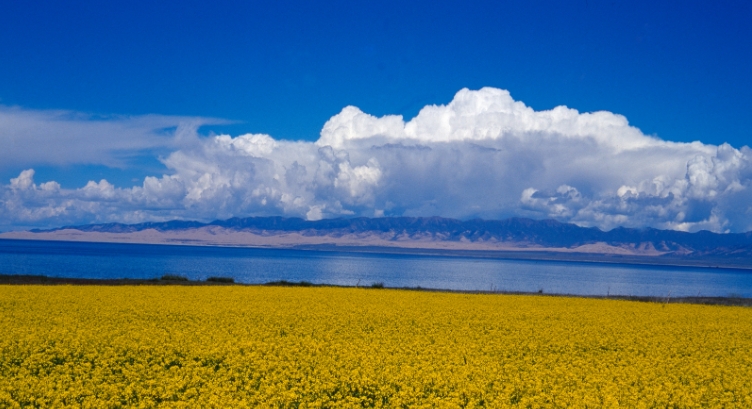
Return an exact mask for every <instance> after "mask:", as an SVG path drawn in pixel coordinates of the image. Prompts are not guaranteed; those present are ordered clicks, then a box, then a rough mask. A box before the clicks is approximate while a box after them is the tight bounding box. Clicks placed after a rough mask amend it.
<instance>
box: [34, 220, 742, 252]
mask: <svg viewBox="0 0 752 409" xmlns="http://www.w3.org/2000/svg"><path fill="white" fill-rule="evenodd" d="M62 231H78V232H82V233H108V234H111V235H112V234H134V233H138V232H146V231H152V232H160V233H169V234H173V235H178V236H179V237H188V236H189V235H190V234H189V233H190V232H198V231H202V232H206V233H207V234H209V235H214V236H215V237H219V236H220V235H222V234H225V235H226V234H229V233H233V232H238V233H240V232H244V233H250V234H252V235H254V236H256V237H267V238H268V237H274V236H289V235H291V234H296V236H295V237H296V240H297V242H296V243H300V244H326V243H328V241H327V240H322V239H318V240H314V238H328V239H330V241H331V243H332V244H336V245H350V246H352V245H359V244H360V243H359V242H358V240H362V244H363V245H376V246H379V245H389V246H393V247H402V246H403V245H405V246H406V245H407V244H410V243H413V244H412V245H410V247H416V245H415V243H434V245H433V247H431V246H428V245H427V244H426V246H428V247H431V248H437V246H436V245H435V244H436V243H446V244H451V243H462V244H463V247H461V248H462V249H473V248H474V247H473V244H483V245H485V247H483V248H480V247H479V249H484V250H488V249H493V248H494V247H493V246H497V247H498V248H499V249H509V248H510V246H511V247H514V248H517V249H531V250H545V249H574V250H578V249H579V250H581V251H582V252H590V253H597V252H599V250H598V249H599V248H600V249H603V250H602V251H603V252H606V253H608V252H612V253H613V252H614V251H616V250H619V251H624V252H628V253H630V252H631V253H630V254H643V255H673V256H687V257H701V256H722V257H728V256H730V257H736V258H750V260H752V232H747V233H740V234H718V233H712V232H709V231H700V232H697V233H686V232H680V231H674V230H658V229H652V228H645V229H629V228H623V227H620V228H616V229H613V230H610V231H602V230H600V229H598V228H594V227H591V228H586V227H579V226H577V225H574V224H570V223H561V222H558V221H555V220H532V219H525V218H511V219H506V220H481V219H474V220H467V221H462V220H456V219H447V218H442V217H383V218H365V217H359V218H348V219H345V218H339V219H324V220H318V221H307V220H303V219H300V218H285V217H248V218H232V219H228V220H216V221H213V222H210V223H201V222H196V221H180V220H175V221H169V222H149V223H139V224H120V223H107V224H89V225H83V226H66V227H61V228H58V229H51V230H32V231H31V232H32V233H35V234H42V235H44V234H47V235H49V234H54V233H56V232H62ZM178 233H179V234H178ZM176 237H177V236H176ZM368 238H370V239H372V240H370V241H367V240H366V239H368ZM337 239H340V240H337ZM202 240H203V239H202ZM237 240H241V239H236V241H234V242H233V244H235V245H238V244H240V245H242V242H237ZM374 240H376V241H374ZM175 241H178V240H177V239H175ZM184 241H190V240H189V239H188V238H186V239H184ZM197 241H201V240H198V239H197ZM254 243H256V242H254ZM270 243H271V242H270ZM286 243H287V242H286ZM251 244H253V243H251ZM288 244H289V243H288ZM270 245H271V246H273V243H272V244H270ZM596 245H600V246H601V247H594V246H596ZM279 246H282V245H279ZM489 246H492V247H489ZM287 247H289V245H287ZM439 247H440V246H439ZM441 248H460V247H441ZM615 249H616V250H615ZM624 254H627V253H624Z"/></svg>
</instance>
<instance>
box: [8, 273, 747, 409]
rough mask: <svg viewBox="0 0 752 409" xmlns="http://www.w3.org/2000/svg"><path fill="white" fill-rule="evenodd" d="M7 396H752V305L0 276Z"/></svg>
mask: <svg viewBox="0 0 752 409" xmlns="http://www.w3.org/2000/svg"><path fill="white" fill-rule="evenodd" d="M0 311H2V315H1V316H0V407H2V408H5V407H9V408H13V407H64V406H75V407H88V408H106V407H110V408H115V407H223V408H224V407H258V406H261V407H299V408H308V407H446V408H455V407H526V408H527V407H531V408H536V407H562V408H563V407H638V408H642V407H645V408H651V407H662V408H665V407H669V408H684V407H688V408H689V407H718V408H733V407H737V408H752V309H749V308H743V307H719V306H698V305H680V304H669V305H664V304H651V303H639V302H628V301H612V300H593V299H581V298H560V297H540V296H510V295H493V294H486V295H480V294H451V293H430V292H413V291H398V290H373V289H357V288H350V289H344V288H297V287H295V288H291V287H242V286H226V287H222V286H217V287H214V286H207V287H201V286H197V287H182V286H142V287H98V286H0Z"/></svg>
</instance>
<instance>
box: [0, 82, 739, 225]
mask: <svg viewBox="0 0 752 409" xmlns="http://www.w3.org/2000/svg"><path fill="white" fill-rule="evenodd" d="M181 129H183V131H182V136H181V137H180V138H179V142H176V143H175V145H174V146H175V148H174V150H172V151H171V153H169V155H167V156H165V157H164V158H163V159H162V161H163V163H164V164H165V166H166V167H167V168H168V169H169V174H165V175H161V176H151V177H147V178H145V179H144V181H143V183H142V185H141V186H136V187H133V188H118V187H116V186H113V185H111V184H110V183H108V182H107V181H106V180H101V181H99V182H95V181H91V182H89V183H88V184H87V185H86V186H84V187H82V188H79V189H61V188H60V186H59V185H58V184H57V183H56V182H54V181H47V182H45V183H37V182H36V181H34V179H33V176H34V171H33V169H27V170H24V171H22V172H21V173H20V174H19V176H18V177H17V178H14V179H12V180H11V181H10V184H8V185H5V186H4V187H3V188H2V193H1V194H0V217H2V219H3V220H6V221H7V220H10V221H11V222H10V223H8V226H10V227H13V226H57V225H61V224H71V223H89V222H109V221H119V222H128V223H130V222H140V221H147V220H169V219H175V218H182V219H198V220H212V219H217V218H220V219H221V218H229V217H234V216H238V217H245V216H263V215H284V216H299V217H304V218H307V219H310V220H315V219H320V218H329V217H348V216H369V217H374V216H375V217H379V216H403V215H404V216H434V215H438V216H444V217H454V218H460V219H468V218H476V217H480V218H486V219H497V218H506V217H511V216H524V217H532V218H538V219H540V218H554V219H557V220H560V221H565V222H573V223H576V224H579V225H582V226H597V227H599V228H601V229H611V228H614V227H617V226H627V227H645V226H651V227H657V228H668V229H678V230H687V231H697V230H701V229H707V230H712V231H717V232H726V231H732V232H739V231H748V230H752V186H751V185H752V150H750V148H749V147H746V146H745V147H742V148H734V147H732V146H730V145H728V144H724V145H721V146H714V145H707V144H703V143H701V142H692V143H677V142H670V141H664V140H661V139H659V138H657V137H653V136H648V135H644V134H643V133H642V132H641V131H640V130H639V129H637V128H635V127H633V126H630V125H629V123H628V121H627V119H626V118H625V117H623V116H621V115H617V114H613V113H611V112H593V113H580V112H578V111H576V110H574V109H570V108H567V107H563V106H560V107H556V108H554V109H552V110H548V111H535V110H533V109H531V108H530V107H527V106H526V105H525V104H524V103H522V102H520V101H515V100H514V99H512V97H511V96H510V94H509V92H507V91H505V90H500V89H494V88H483V89H481V90H477V91H471V90H467V89H463V90H460V91H459V92H458V93H457V94H456V95H455V97H454V99H453V100H452V101H451V102H450V103H448V104H446V105H432V106H426V107H425V108H423V109H422V110H421V111H420V113H419V114H418V115H417V116H416V117H415V118H413V119H411V120H410V121H407V122H406V121H405V120H404V119H403V118H402V117H401V116H396V115H395V116H384V117H380V118H379V117H374V116H372V115H368V114H367V113H364V112H362V111H361V110H359V109H358V108H356V107H352V106H348V107H346V108H344V109H343V110H342V111H341V112H340V113H339V114H337V115H335V116H334V117H332V118H330V119H329V120H328V121H327V122H326V124H325V125H324V127H323V129H322V130H321V135H320V137H319V139H318V140H317V141H316V142H307V141H286V140H276V139H274V138H272V137H271V136H269V135H263V134H247V135H241V136H237V137H231V136H229V135H220V136H213V137H208V138H207V137H199V136H198V135H197V134H196V133H195V129H196V128H195V127H193V128H190V127H184V128H181ZM186 129H187V130H186ZM40 138H41V137H40ZM85 155H89V154H88V153H87V154H85Z"/></svg>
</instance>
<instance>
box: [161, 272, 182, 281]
mask: <svg viewBox="0 0 752 409" xmlns="http://www.w3.org/2000/svg"><path fill="white" fill-rule="evenodd" d="M161 280H163V281H188V277H186V276H179V275H176V274H165V275H163V276H162V278H161Z"/></svg>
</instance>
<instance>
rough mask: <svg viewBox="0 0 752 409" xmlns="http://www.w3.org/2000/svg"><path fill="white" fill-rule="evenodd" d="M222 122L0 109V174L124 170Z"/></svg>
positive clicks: (182, 118) (150, 116) (147, 116)
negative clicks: (88, 167)
mask: <svg viewBox="0 0 752 409" xmlns="http://www.w3.org/2000/svg"><path fill="white" fill-rule="evenodd" d="M227 122H228V121H226V120H221V119H215V118H192V117H180V116H166V115H142V116H96V115H91V114H83V113H79V112H73V111H64V110H28V109H22V108H18V107H7V106H2V105H0V146H2V147H3V149H0V168H3V169H12V168H19V167H27V166H35V165H41V164H44V165H70V164H94V165H105V166H110V167H123V166H126V165H127V163H128V162H129V160H130V159H131V158H133V157H134V156H138V155H142V154H143V153H144V152H149V153H151V154H154V151H155V150H158V149H166V150H167V152H169V150H171V149H175V148H177V146H178V144H179V142H180V137H181V136H182V135H184V134H186V133H195V130H196V129H198V128H199V127H200V126H202V125H208V124H223V123H227Z"/></svg>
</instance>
